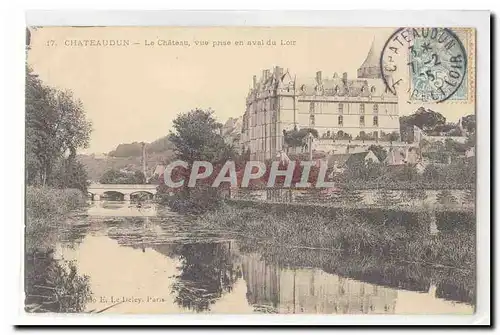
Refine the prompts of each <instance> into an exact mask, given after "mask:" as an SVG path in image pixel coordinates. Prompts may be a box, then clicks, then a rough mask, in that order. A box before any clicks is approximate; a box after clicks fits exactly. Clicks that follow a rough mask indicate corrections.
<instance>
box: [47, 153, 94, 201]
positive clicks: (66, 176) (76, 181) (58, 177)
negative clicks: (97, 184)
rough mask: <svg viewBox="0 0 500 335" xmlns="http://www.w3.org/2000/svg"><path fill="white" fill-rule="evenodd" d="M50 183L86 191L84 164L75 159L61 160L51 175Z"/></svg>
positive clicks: (86, 179) (86, 181) (86, 178)
mask: <svg viewBox="0 0 500 335" xmlns="http://www.w3.org/2000/svg"><path fill="white" fill-rule="evenodd" d="M51 178H52V180H51V181H50V184H51V185H52V186H55V187H58V188H76V189H79V190H80V191H82V192H83V193H84V194H86V193H87V187H88V186H89V182H88V175H87V170H85V166H84V165H83V164H82V163H80V162H79V161H77V160H73V159H65V160H62V161H61V162H60V163H59V165H58V168H57V169H56V171H55V173H54V175H53V176H52V177H51Z"/></svg>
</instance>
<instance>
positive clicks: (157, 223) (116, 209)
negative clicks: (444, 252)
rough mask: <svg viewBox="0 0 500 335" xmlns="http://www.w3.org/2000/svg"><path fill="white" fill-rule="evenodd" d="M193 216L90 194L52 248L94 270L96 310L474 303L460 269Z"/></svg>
mask: <svg viewBox="0 0 500 335" xmlns="http://www.w3.org/2000/svg"><path fill="white" fill-rule="evenodd" d="M195 219H196V218H195V217H190V216H186V215H180V214H176V213H174V212H172V211H169V210H168V208H164V207H158V208H156V207H155V205H145V206H143V207H142V208H137V206H136V205H134V204H131V203H130V202H119V201H96V202H91V203H89V206H88V208H86V209H85V211H84V212H82V213H78V214H75V215H74V216H73V217H71V218H70V224H68V225H67V228H65V229H64V230H63V231H62V234H61V236H60V242H58V245H57V248H56V257H57V259H58V260H59V261H60V262H63V263H65V262H73V264H75V265H76V267H77V269H78V272H79V273H80V274H83V275H87V276H88V277H89V283H90V289H91V291H92V296H91V297H89V298H88V299H87V304H86V310H87V311H94V312H95V311H99V312H102V313H140V314H151V313H230V314H238V313H322V314H360V313H361V314H373V313H375V314H449V313H453V314H470V313H473V312H474V296H473V294H471V293H470V292H471V289H470V284H468V283H463V282H461V281H460V278H461V277H460V276H455V275H453V274H450V273H439V274H438V275H435V271H436V270H433V269H428V268H420V267H418V268H415V267H412V266H411V265H400V264H387V263H386V262H385V261H384V260H380V259H370V258H366V257H360V258H358V259H352V258H344V257H342V256H339V255H332V254H331V252H327V251H318V250H296V249H293V248H289V247H286V246H273V245H266V244H261V243H259V241H255V240H254V239H252V237H248V238H242V237H239V238H236V237H230V236H227V235H226V234H225V233H224V232H215V231H207V230H206V229H202V228H201V227H199V226H197V224H196V223H195ZM440 271H442V270H440ZM440 278H441V279H440ZM442 278H445V279H444V280H443V279H442ZM449 278H454V279H453V281H449V280H451V279H449ZM457 278H458V279H457ZM465 278H467V276H465ZM472 291H474V289H472Z"/></svg>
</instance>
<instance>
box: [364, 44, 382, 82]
mask: <svg viewBox="0 0 500 335" xmlns="http://www.w3.org/2000/svg"><path fill="white" fill-rule="evenodd" d="M376 49H377V48H376V47H375V41H373V42H372V45H371V47H370V51H368V56H366V59H365V61H364V62H363V64H362V65H361V67H360V68H359V69H358V78H366V79H381V78H382V74H381V73H380V50H376Z"/></svg>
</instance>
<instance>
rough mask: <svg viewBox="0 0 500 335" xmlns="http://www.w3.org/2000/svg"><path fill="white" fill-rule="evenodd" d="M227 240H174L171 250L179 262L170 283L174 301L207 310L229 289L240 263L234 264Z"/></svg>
mask: <svg viewBox="0 0 500 335" xmlns="http://www.w3.org/2000/svg"><path fill="white" fill-rule="evenodd" d="M231 244H232V242H231V241H229V242H227V243H211V244H207V243H195V244H178V245H175V247H174V248H173V253H174V254H175V255H178V257H179V260H180V262H181V265H180V266H179V267H178V270H179V271H180V274H179V275H176V276H175V279H176V282H175V283H174V284H173V285H172V294H173V295H174V296H175V302H176V303H177V304H179V305H180V306H181V307H184V308H188V309H192V310H194V311H196V312H201V311H207V310H209V308H210V306H211V305H213V304H214V303H215V302H216V301H217V300H218V299H220V297H221V296H222V295H223V294H225V293H228V292H231V291H232V289H233V285H234V284H235V282H236V281H237V280H238V279H239V278H241V275H242V272H241V266H240V265H238V264H235V255H234V254H232V253H231Z"/></svg>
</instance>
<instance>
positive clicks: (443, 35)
mask: <svg viewBox="0 0 500 335" xmlns="http://www.w3.org/2000/svg"><path fill="white" fill-rule="evenodd" d="M464 42H465V44H464ZM466 46H467V47H466ZM473 47H474V44H473V35H472V30H471V29H464V28H460V29H457V30H455V29H450V28H429V27H426V28H400V29H398V30H396V31H395V32H394V33H393V34H392V35H391V37H390V38H389V39H388V40H387V42H386V44H385V46H384V48H383V50H382V54H381V57H380V64H381V72H382V73H383V78H384V81H385V83H386V85H387V86H388V89H389V90H390V91H392V92H393V93H396V89H397V87H398V86H400V87H401V86H402V87H404V88H406V89H407V90H408V94H409V99H408V101H409V102H413V103H422V102H433V103H441V102H444V101H447V102H448V101H449V102H469V103H470V102H471V99H472V98H473V93H474V92H472V89H471V88H470V87H471V86H473V83H474V73H475V68H474V63H473V57H471V56H470V55H469V54H470V52H473V51H474V49H473ZM397 58H399V64H396V63H397V62H398V61H397V60H396V59H397ZM401 62H403V63H401ZM470 62H471V63H472V64H470ZM471 65H472V66H471ZM403 82H404V85H402V84H403Z"/></svg>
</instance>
